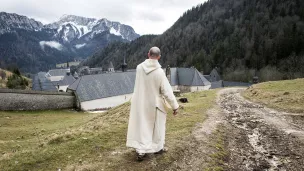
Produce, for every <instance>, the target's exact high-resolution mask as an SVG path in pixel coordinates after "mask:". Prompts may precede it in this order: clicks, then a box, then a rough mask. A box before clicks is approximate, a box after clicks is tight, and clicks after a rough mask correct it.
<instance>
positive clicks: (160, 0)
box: [0, 0, 206, 35]
mask: <svg viewBox="0 0 304 171" xmlns="http://www.w3.org/2000/svg"><path fill="white" fill-rule="evenodd" d="M204 1H206V0H153V1H146V0H0V4H1V5H0V11H4V12H9V13H17V14H20V15H26V16H28V17H31V18H34V19H36V20H38V21H41V22H42V23H44V24H46V23H51V22H54V21H56V20H59V18H60V17H61V16H62V15H64V14H73V15H79V16H83V17H93V18H99V19H100V18H107V19H108V20H111V21H119V22H121V23H123V24H127V25H130V26H132V27H133V28H134V29H135V31H136V32H137V33H139V34H141V35H143V34H161V33H163V32H164V31H166V30H167V29H168V28H169V27H170V26H172V25H173V24H174V22H175V21H176V20H177V19H178V18H179V17H180V16H181V15H182V14H183V13H184V12H185V11H186V10H188V9H190V8H192V6H196V5H198V4H200V3H203V2H204Z"/></svg>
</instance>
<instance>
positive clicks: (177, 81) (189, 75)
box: [170, 68, 211, 86]
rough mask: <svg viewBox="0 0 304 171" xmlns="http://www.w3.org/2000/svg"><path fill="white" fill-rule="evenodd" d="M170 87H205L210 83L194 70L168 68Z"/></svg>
mask: <svg viewBox="0 0 304 171" xmlns="http://www.w3.org/2000/svg"><path fill="white" fill-rule="evenodd" d="M170 70H171V80H170V84H171V86H175V85H184V86H206V85H211V83H210V82H209V81H208V80H207V79H206V78H205V77H204V76H203V75H202V74H201V73H200V72H199V71H198V70H197V69H195V68H170Z"/></svg>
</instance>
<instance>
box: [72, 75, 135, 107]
mask: <svg viewBox="0 0 304 171" xmlns="http://www.w3.org/2000/svg"><path fill="white" fill-rule="evenodd" d="M135 78H136V72H119V73H106V74H97V75H85V76H82V77H81V78H79V79H77V80H76V81H75V82H74V83H73V84H72V85H70V86H69V87H68V89H70V90H74V91H75V92H76V94H77V97H78V98H79V101H80V102H84V101H91V100H96V99H102V98H107V97H113V96H119V95H124V94H131V93H133V91H134V84H135Z"/></svg>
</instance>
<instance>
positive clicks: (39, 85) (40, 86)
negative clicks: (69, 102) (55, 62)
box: [32, 72, 57, 91]
mask: <svg viewBox="0 0 304 171" xmlns="http://www.w3.org/2000/svg"><path fill="white" fill-rule="evenodd" d="M45 75H46V72H39V73H38V74H36V75H35V76H34V79H33V87H32V89H33V90H36V91H57V88H56V87H55V86H54V85H53V83H52V82H51V81H50V80H48V79H47V78H46V77H45Z"/></svg>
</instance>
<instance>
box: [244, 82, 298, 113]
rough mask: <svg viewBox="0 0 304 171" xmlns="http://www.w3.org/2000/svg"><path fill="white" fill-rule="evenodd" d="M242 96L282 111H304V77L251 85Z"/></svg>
mask: <svg viewBox="0 0 304 171" xmlns="http://www.w3.org/2000/svg"><path fill="white" fill-rule="evenodd" d="M243 96H244V97H246V98H247V99H250V100H252V101H254V102H258V103H262V104H264V105H266V106H268V107H271V108H276V109H279V110H283V111H289V112H296V113H303V112H304V105H303V104H304V79H295V80H285V81H271V82H265V83H260V84H256V85H253V86H252V87H250V88H248V89H247V90H246V91H245V92H244V93H243Z"/></svg>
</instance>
